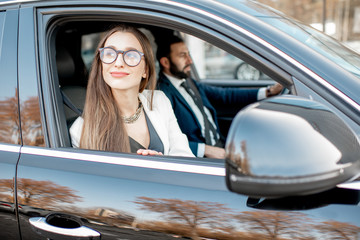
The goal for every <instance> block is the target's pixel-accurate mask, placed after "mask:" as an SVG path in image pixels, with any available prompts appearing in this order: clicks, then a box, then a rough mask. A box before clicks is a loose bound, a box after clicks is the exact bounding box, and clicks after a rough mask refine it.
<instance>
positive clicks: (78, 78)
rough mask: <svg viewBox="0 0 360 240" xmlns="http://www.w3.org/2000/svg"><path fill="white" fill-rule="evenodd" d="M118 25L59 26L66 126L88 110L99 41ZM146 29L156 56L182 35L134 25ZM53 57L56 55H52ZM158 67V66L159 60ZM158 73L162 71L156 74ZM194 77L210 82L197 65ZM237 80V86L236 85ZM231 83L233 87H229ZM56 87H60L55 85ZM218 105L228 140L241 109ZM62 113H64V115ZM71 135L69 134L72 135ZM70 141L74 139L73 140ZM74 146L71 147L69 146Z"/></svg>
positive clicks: (259, 83)
mask: <svg viewBox="0 0 360 240" xmlns="http://www.w3.org/2000/svg"><path fill="white" fill-rule="evenodd" d="M116 24H117V23H116V22H113V21H93V22H89V21H70V22H66V23H63V24H61V25H59V27H57V29H56V31H55V34H56V37H55V43H54V44H55V48H54V49H55V53H54V55H55V56H56V71H54V72H55V76H54V79H55V82H56V80H57V81H58V86H59V92H60V93H61V95H62V100H63V105H64V107H63V109H64V111H63V112H64V113H63V114H62V115H63V116H62V118H63V119H65V121H66V126H67V128H68V129H69V128H70V126H71V124H72V123H73V122H74V121H75V119H76V118H77V117H78V116H80V115H81V111H82V109H83V107H84V102H85V95H86V85H87V79H88V75H89V72H90V68H91V63H92V60H93V56H94V52H95V51H96V48H97V44H98V41H99V40H100V38H101V34H102V33H104V32H105V31H107V30H108V29H110V28H111V27H113V26H115V25H116ZM133 25H135V26H136V27H138V28H139V29H140V30H142V31H143V32H144V33H145V34H146V35H147V37H148V38H149V40H150V42H152V45H153V48H154V55H155V53H156V46H157V43H158V42H159V39H163V38H166V36H167V35H169V34H179V35H181V36H183V35H184V33H181V32H179V31H177V30H172V29H167V28H162V27H157V26H153V25H144V24H133ZM50 54H52V53H51V52H50ZM155 62H156V64H157V65H156V66H158V63H157V61H156V59H155ZM157 68H158V67H157ZM156 72H157V73H158V69H157V71H156ZM192 75H193V78H194V79H196V80H198V81H204V82H206V81H207V80H206V79H204V78H200V77H199V75H198V73H197V70H196V66H193V71H192ZM234 81H235V83H236V84H235V85H232V84H231V83H233V82H234ZM234 81H227V82H226V81H223V82H224V85H223V86H226V87H239V86H245V87H256V88H258V87H263V86H267V85H270V84H274V83H275V81H273V80H272V79H270V81H269V78H268V79H267V80H266V81H262V80H260V81H256V82H254V81H252V82H251V84H250V85H246V84H244V83H241V84H240V82H241V81H239V80H234ZM229 82H230V84H229ZM209 84H212V85H218V86H219V85H220V86H222V82H221V81H209ZM55 85H56V84H55ZM212 104H214V107H215V109H216V110H217V113H218V122H219V126H220V131H221V132H222V134H223V135H224V137H226V135H227V132H228V130H229V128H230V125H231V121H232V119H233V118H234V117H235V115H236V114H237V112H238V111H239V110H240V108H239V106H223V105H219V104H217V103H212ZM60 114H61V113H60ZM68 135H69V134H68ZM69 142H70V137H69ZM68 147H70V146H68Z"/></svg>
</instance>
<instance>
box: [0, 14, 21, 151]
mask: <svg viewBox="0 0 360 240" xmlns="http://www.w3.org/2000/svg"><path fill="white" fill-rule="evenodd" d="M5 17H6V12H0V72H1V75H2V76H1V78H0V84H1V88H0V142H2V143H12V144H20V124H19V112H18V107H19V106H18V88H17V79H16V68H14V66H16V54H15V55H14V54H13V53H14V52H15V53H16V52H17V51H16V49H14V48H12V47H11V46H13V47H14V46H15V48H16V44H13V42H12V41H13V40H14V38H15V37H16V34H11V33H9V34H8V35H4V31H5V28H4V24H5ZM15 40H16V39H15ZM10 43H11V44H10ZM12 51H13V52H12ZM10 53H12V54H10ZM5 56H8V57H5ZM14 63H15V64H14ZM9 64H11V65H9Z"/></svg>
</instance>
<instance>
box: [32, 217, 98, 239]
mask: <svg viewBox="0 0 360 240" xmlns="http://www.w3.org/2000/svg"><path fill="white" fill-rule="evenodd" d="M29 222H30V224H31V225H32V226H33V227H35V228H36V229H41V230H44V231H46V232H50V233H55V234H57V235H59V237H60V236H71V237H84V238H85V237H86V238H94V237H95V238H96V237H100V233H99V232H97V231H95V230H92V229H91V228H88V227H85V226H81V227H77V228H60V227H55V226H52V225H50V224H48V223H47V222H46V218H44V217H32V218H30V219H29Z"/></svg>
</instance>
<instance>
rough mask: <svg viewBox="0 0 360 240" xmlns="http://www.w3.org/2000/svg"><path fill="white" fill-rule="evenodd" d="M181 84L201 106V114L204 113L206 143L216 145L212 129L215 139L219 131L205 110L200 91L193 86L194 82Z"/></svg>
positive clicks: (199, 106)
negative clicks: (212, 137)
mask: <svg viewBox="0 0 360 240" xmlns="http://www.w3.org/2000/svg"><path fill="white" fill-rule="evenodd" d="M180 86H181V87H183V88H184V89H185V90H186V92H187V93H189V95H190V96H191V97H192V99H193V100H194V102H195V104H196V106H197V107H198V108H199V110H200V112H201V114H202V115H203V118H204V125H205V144H207V145H214V144H212V142H211V137H210V131H211V132H212V133H213V136H214V139H215V141H216V140H217V131H216V129H215V127H214V126H213V125H212V124H211V122H210V121H209V119H208V116H207V115H206V113H205V111H204V104H203V102H202V99H201V95H200V93H199V92H198V91H197V89H196V87H195V86H192V84H191V83H190V84H189V83H188V82H187V81H184V82H183V83H182V84H181V85H180Z"/></svg>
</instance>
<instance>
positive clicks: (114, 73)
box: [110, 72, 129, 78]
mask: <svg viewBox="0 0 360 240" xmlns="http://www.w3.org/2000/svg"><path fill="white" fill-rule="evenodd" d="M110 74H111V76H113V77H116V78H121V77H125V76H127V75H129V74H128V73H126V72H111V73H110Z"/></svg>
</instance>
